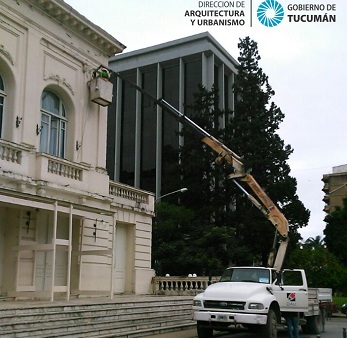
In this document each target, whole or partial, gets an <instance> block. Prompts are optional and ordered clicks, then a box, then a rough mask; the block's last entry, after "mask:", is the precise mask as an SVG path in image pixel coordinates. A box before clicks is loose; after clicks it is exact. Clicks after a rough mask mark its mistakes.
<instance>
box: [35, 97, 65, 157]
mask: <svg viewBox="0 0 347 338" xmlns="http://www.w3.org/2000/svg"><path fill="white" fill-rule="evenodd" d="M66 125H67V120H66V112H65V107H64V105H63V102H62V101H61V99H60V98H59V97H58V96H57V95H55V94H54V93H52V92H50V91H44V92H43V93H42V97H41V137H40V151H42V152H44V153H48V154H50V155H53V156H58V157H64V156H65V143H66Z"/></svg>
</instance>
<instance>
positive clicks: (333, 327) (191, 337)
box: [152, 316, 347, 338]
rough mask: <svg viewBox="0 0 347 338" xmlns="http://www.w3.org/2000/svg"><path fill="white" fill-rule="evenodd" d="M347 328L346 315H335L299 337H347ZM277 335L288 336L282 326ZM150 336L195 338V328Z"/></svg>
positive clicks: (219, 336) (220, 336) (243, 337)
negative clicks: (320, 327)
mask: <svg viewBox="0 0 347 338" xmlns="http://www.w3.org/2000/svg"><path fill="white" fill-rule="evenodd" d="M344 328H345V329H347V317H345V316H336V317H333V318H332V319H330V320H328V321H327V322H326V323H325V328H324V332H322V333H321V334H320V336H319V335H318V336H317V335H307V334H303V333H300V338H317V337H320V338H347V335H344V333H343V329H344ZM213 337H215V338H257V335H254V334H250V333H249V332H247V331H246V330H240V329H239V330H234V331H233V332H232V333H218V332H215V334H214V336H213ZM278 337H279V338H280V337H281V338H282V337H283V338H285V337H288V335H287V331H286V330H285V329H284V328H280V330H279V334H278ZM152 338H197V334H196V330H195V329H194V330H185V331H180V332H174V333H165V334H162V335H156V336H153V337H152Z"/></svg>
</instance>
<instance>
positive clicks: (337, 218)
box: [324, 197, 347, 265]
mask: <svg viewBox="0 0 347 338" xmlns="http://www.w3.org/2000/svg"><path fill="white" fill-rule="evenodd" d="M324 221H325V222H326V227H325V229H324V235H325V243H326V246H327V248H328V249H329V251H330V252H331V253H333V254H334V255H335V256H336V257H338V259H340V261H341V262H342V263H344V264H345V265H347V252H346V249H345V248H346V243H347V197H345V198H344V199H343V207H337V208H336V210H335V211H333V212H332V213H331V214H330V215H327V216H326V217H325V219H324Z"/></svg>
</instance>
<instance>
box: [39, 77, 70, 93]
mask: <svg viewBox="0 0 347 338" xmlns="http://www.w3.org/2000/svg"><path fill="white" fill-rule="evenodd" d="M47 80H54V81H57V83H58V85H59V86H60V87H62V86H65V87H66V88H67V89H68V90H69V91H70V93H71V94H72V95H75V93H74V91H73V89H72V86H71V85H70V84H69V83H68V82H67V81H66V79H64V78H61V77H60V76H59V75H58V74H50V75H49V76H47V77H45V81H47Z"/></svg>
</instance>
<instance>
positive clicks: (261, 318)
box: [193, 311, 267, 325]
mask: <svg viewBox="0 0 347 338" xmlns="http://www.w3.org/2000/svg"><path fill="white" fill-rule="evenodd" d="M193 319H194V320H196V321H204V322H217V323H229V324H256V325H265V324H266V321H267V315H266V314H253V313H252V314H249V313H235V312H215V311H194V314H193Z"/></svg>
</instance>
